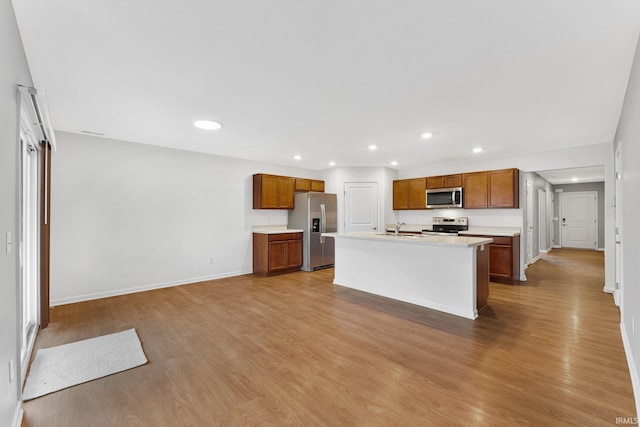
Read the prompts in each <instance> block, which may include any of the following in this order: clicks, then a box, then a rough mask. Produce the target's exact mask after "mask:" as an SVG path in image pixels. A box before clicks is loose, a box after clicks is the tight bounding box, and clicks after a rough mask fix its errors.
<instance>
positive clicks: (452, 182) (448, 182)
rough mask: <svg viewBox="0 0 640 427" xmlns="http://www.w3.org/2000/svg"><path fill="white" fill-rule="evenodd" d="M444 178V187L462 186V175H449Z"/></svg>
mask: <svg viewBox="0 0 640 427" xmlns="http://www.w3.org/2000/svg"><path fill="white" fill-rule="evenodd" d="M443 178H444V188H451V187H462V175H460V174H458V175H447V176H445V177H443Z"/></svg>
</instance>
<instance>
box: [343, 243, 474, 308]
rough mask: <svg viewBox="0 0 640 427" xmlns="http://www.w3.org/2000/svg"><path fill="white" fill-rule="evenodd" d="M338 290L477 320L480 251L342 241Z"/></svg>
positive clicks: (462, 248)
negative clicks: (344, 289)
mask: <svg viewBox="0 0 640 427" xmlns="http://www.w3.org/2000/svg"><path fill="white" fill-rule="evenodd" d="M335 241H336V244H335V248H336V261H335V279H334V283H335V284H337V285H341V286H345V287H349V288H353V289H358V290H361V291H364V292H369V293H372V294H376V295H380V296H383V297H387V298H393V299H396V300H400V301H405V302H409V303H412V304H416V305H420V306H423V307H427V308H432V309H435V310H439V311H443V312H445V313H450V314H455V315H457V316H462V317H466V318H468V319H475V318H477V317H478V311H477V309H476V277H477V274H476V260H475V257H476V248H475V247H451V246H441V245H416V244H402V243H398V242H393V241H391V242H390V241H371V240H359V239H348V238H340V237H337V238H336V239H335Z"/></svg>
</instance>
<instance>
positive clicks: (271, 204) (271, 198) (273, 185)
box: [260, 175, 280, 209]
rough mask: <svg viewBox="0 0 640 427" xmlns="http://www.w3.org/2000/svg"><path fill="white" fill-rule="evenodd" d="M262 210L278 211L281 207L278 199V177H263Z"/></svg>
mask: <svg viewBox="0 0 640 427" xmlns="http://www.w3.org/2000/svg"><path fill="white" fill-rule="evenodd" d="M261 181H262V190H261V191H260V196H261V200H262V203H261V206H260V207H261V208H266V209H277V208H279V207H280V202H279V199H278V177H277V176H275V175H262V177H261Z"/></svg>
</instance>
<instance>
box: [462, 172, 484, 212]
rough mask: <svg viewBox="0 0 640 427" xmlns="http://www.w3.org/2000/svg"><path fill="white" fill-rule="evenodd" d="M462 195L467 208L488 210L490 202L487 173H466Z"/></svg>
mask: <svg viewBox="0 0 640 427" xmlns="http://www.w3.org/2000/svg"><path fill="white" fill-rule="evenodd" d="M463 181H464V185H463V187H464V189H463V193H462V197H463V206H464V207H465V208H486V207H487V202H488V194H487V193H488V191H487V189H488V187H487V182H488V174H487V172H474V173H465V174H464V176H463Z"/></svg>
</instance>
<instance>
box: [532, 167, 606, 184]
mask: <svg viewBox="0 0 640 427" xmlns="http://www.w3.org/2000/svg"><path fill="white" fill-rule="evenodd" d="M538 175H540V176H541V177H543V178H544V179H546V180H547V181H549V182H550V183H551V184H553V185H556V184H580V183H585V182H604V176H605V173H604V166H593V167H586V168H574V169H555V170H546V171H538Z"/></svg>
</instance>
